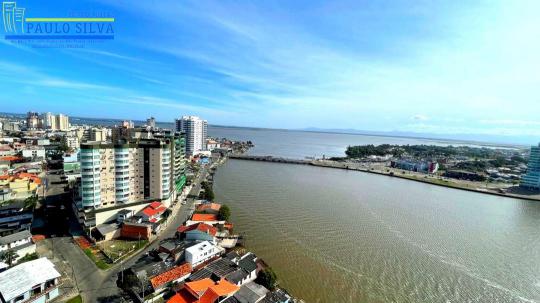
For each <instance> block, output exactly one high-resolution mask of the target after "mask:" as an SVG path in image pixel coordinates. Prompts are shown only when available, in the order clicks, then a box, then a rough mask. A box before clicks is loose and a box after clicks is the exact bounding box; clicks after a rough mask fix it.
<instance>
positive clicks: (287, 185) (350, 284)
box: [214, 133, 540, 303]
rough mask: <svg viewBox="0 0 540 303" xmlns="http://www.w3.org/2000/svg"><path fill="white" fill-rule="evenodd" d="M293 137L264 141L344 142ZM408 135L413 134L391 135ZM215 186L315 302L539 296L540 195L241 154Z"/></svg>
mask: <svg viewBox="0 0 540 303" xmlns="http://www.w3.org/2000/svg"><path fill="white" fill-rule="evenodd" d="M232 135H233V134H229V136H228V137H232ZM237 135H238V134H237ZM244 135H246V134H244ZM325 135H326V134H325ZM282 136H286V135H283V134H275V133H274V134H272V135H271V136H270V137H266V138H275V137H281V139H280V140H279V141H278V142H276V141H275V139H271V141H270V139H267V140H269V141H268V142H265V143H264V144H262V146H263V147H264V148H267V147H268V146H275V148H270V149H268V150H264V151H262V152H265V153H270V154H272V153H273V152H274V155H279V156H291V157H292V156H294V155H296V156H300V155H302V153H303V151H305V150H310V151H315V150H316V151H318V152H323V153H325V154H330V152H329V151H331V150H333V149H334V148H335V152H336V153H337V151H338V150H337V146H342V145H343V144H342V142H341V141H340V140H341V139H337V140H334V141H333V140H329V141H326V142H323V143H322V145H323V146H317V147H313V146H311V147H305V146H302V145H301V144H298V145H295V144H292V143H291V142H295V141H297V140H295V139H294V138H283V137H282ZM237 139H244V138H237ZM245 139H249V138H247V137H246V138H245ZM252 139H253V138H252ZM330 139H331V138H330ZM260 140H265V136H256V139H255V140H253V141H254V142H255V144H256V146H257V145H259V148H261V147H260V146H261V143H260V142H257V141H260ZM355 140H356V141H355V142H351V143H350V144H354V143H358V141H362V139H361V138H356V139H355ZM370 140H380V141H387V140H392V138H390V139H389V138H384V137H383V138H382V139H381V138H376V139H370ZM402 140H411V142H412V141H414V139H404V138H398V139H397V140H394V141H392V142H382V143H396V144H402V143H400V142H402ZM280 142H284V143H286V144H285V145H286V146H284V147H282V148H279V146H280ZM313 142H314V144H315V145H316V140H313ZM409 144H415V143H414V142H412V143H409ZM346 145H347V144H345V146H346ZM287 146H288V147H287ZM256 152H257V151H256ZM259 152H261V150H259ZM312 154H313V153H312ZM214 190H215V192H216V197H217V200H218V201H219V202H222V203H226V204H228V205H229V206H230V207H231V209H232V213H233V216H232V221H233V222H234V223H235V230H236V231H237V232H245V233H246V235H247V239H248V240H247V247H248V248H249V249H250V250H252V251H254V252H255V253H256V254H257V255H258V256H260V257H262V258H263V259H265V260H266V261H267V263H269V264H270V265H271V266H272V267H273V268H274V270H275V271H276V272H277V274H278V276H279V280H280V283H281V286H283V287H284V288H286V289H288V290H289V291H290V292H291V293H292V294H294V295H295V296H298V297H300V298H303V299H304V300H306V302H354V303H359V302H441V303H446V302H540V204H539V203H537V202H530V201H524V200H517V199H509V198H504V197H496V196H490V195H482V194H477V193H472V192H466V191H459V190H454V189H449V188H444V187H438V186H431V185H429V184H423V183H418V182H410V181H407V180H402V179H397V178H391V177H387V176H379V175H372V174H365V173H362V172H353V171H346V170H336V169H328V168H320V167H311V166H304V165H287V164H276V163H264V162H250V161H242V160H229V161H228V162H227V163H226V164H225V165H223V166H222V167H220V168H219V169H218V171H217V174H216V177H215V185H214Z"/></svg>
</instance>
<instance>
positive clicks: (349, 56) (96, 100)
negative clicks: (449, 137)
mask: <svg viewBox="0 0 540 303" xmlns="http://www.w3.org/2000/svg"><path fill="white" fill-rule="evenodd" d="M463 3H465V2H462V1H358V0H357V1H302V0H297V1H263V0H259V1H226V0H221V1H201V0H196V1H184V0H175V1H172V0H171V1H169V0H160V1H56V0H49V1H17V5H18V6H19V7H26V9H27V11H26V16H27V17H30V16H31V17H51V16H54V17H62V16H66V15H67V14H69V13H70V12H87V11H93V12H108V13H110V14H111V15H112V16H114V17H115V19H116V22H115V25H114V26H115V40H114V41H107V42H105V43H102V44H98V45H92V46H87V47H86V48H84V49H29V48H24V47H20V46H13V45H10V43H8V42H6V41H5V40H0V54H1V56H0V89H1V90H2V94H1V95H0V103H1V110H0V111H5V112H26V111H28V110H35V111H40V112H41V111H52V112H63V113H67V114H70V115H74V116H87V117H105V118H109V117H110V118H129V119H144V118H146V117H148V116H150V115H153V116H155V117H156V118H157V119H158V120H159V121H172V120H173V119H174V118H176V117H178V116H181V115H186V114H195V115H199V116H202V117H204V118H206V119H208V120H209V121H210V123H212V124H221V125H237V126H260V127H276V128H305V127H319V128H333V129H337V128H344V129H345V128H347V129H359V130H374V131H402V132H420V133H433V134H479V135H486V136H487V135H504V136H508V137H516V138H517V137H524V136H527V137H534V136H538V137H540V115H539V113H540V89H539V88H540V39H538V37H540V21H538V20H539V19H538V17H537V12H538V11H539V8H540V2H538V1H529V2H527V1H501V2H499V1H484V2H482V1H467V2H466V3H467V4H466V5H464V4H463Z"/></svg>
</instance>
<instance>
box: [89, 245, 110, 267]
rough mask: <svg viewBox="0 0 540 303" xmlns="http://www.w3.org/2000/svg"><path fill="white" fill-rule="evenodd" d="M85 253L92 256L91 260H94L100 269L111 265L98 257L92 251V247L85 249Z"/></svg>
mask: <svg viewBox="0 0 540 303" xmlns="http://www.w3.org/2000/svg"><path fill="white" fill-rule="evenodd" d="M84 254H85V255H86V256H88V258H90V260H92V261H93V262H94V263H95V264H96V266H97V267H98V268H99V269H107V268H109V267H111V266H110V265H109V264H107V262H105V261H103V260H101V259H100V258H98V257H96V255H94V253H93V252H92V250H91V249H90V248H87V249H85V250H84Z"/></svg>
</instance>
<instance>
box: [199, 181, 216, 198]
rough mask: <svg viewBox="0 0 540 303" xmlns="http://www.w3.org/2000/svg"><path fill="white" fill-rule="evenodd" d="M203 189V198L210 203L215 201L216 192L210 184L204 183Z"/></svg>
mask: <svg viewBox="0 0 540 303" xmlns="http://www.w3.org/2000/svg"><path fill="white" fill-rule="evenodd" d="M201 187H202V188H203V190H204V193H203V194H202V195H201V198H202V199H205V200H208V201H214V191H213V190H212V187H211V186H210V184H209V183H208V182H206V181H204V182H203V183H202V184H201Z"/></svg>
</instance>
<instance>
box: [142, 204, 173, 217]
mask: <svg viewBox="0 0 540 303" xmlns="http://www.w3.org/2000/svg"><path fill="white" fill-rule="evenodd" d="M166 210H167V207H165V206H164V205H163V204H161V203H160V202H157V201H156V202H152V203H150V205H148V206H147V207H146V208H145V209H143V211H142V212H143V213H144V214H145V215H147V216H148V217H153V216H155V215H161V214H162V213H164V212H165V211H166Z"/></svg>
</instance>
